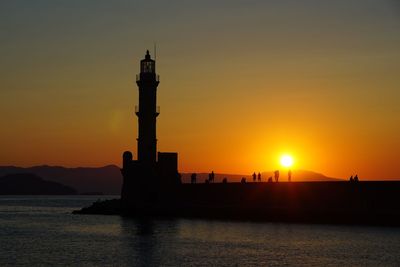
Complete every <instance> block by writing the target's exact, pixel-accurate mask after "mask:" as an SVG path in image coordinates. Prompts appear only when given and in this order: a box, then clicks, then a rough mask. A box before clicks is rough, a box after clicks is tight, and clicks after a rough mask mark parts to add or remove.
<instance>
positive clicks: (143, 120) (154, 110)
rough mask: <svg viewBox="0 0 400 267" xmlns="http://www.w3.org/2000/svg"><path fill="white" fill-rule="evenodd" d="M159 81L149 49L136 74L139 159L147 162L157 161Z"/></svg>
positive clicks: (153, 162)
mask: <svg viewBox="0 0 400 267" xmlns="http://www.w3.org/2000/svg"><path fill="white" fill-rule="evenodd" d="M159 83H160V80H159V76H158V75H157V74H156V62H155V60H153V59H151V57H150V54H149V50H147V52H146V55H145V58H144V59H142V60H141V61H140V74H139V75H137V76H136V84H137V86H138V88H139V106H136V108H135V113H136V115H137V117H138V121H139V126H138V132H139V137H138V139H137V151H138V161H141V162H143V163H146V164H155V163H156V153H157V138H156V120H157V116H158V115H159V114H160V112H159V107H157V87H158V84H159Z"/></svg>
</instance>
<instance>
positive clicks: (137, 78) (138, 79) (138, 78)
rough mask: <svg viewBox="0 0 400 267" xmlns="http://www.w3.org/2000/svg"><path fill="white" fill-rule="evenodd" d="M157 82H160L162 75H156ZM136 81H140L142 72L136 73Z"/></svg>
mask: <svg viewBox="0 0 400 267" xmlns="http://www.w3.org/2000/svg"><path fill="white" fill-rule="evenodd" d="M155 78H156V82H160V75H156V77H155ZM136 82H140V74H136Z"/></svg>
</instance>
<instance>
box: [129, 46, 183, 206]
mask: <svg viewBox="0 0 400 267" xmlns="http://www.w3.org/2000/svg"><path fill="white" fill-rule="evenodd" d="M159 83H160V79H159V76H158V75H157V74H156V61H155V60H153V59H151V56H150V53H149V50H147V51H146V55H145V57H144V59H142V60H141V61H140V73H139V74H138V75H136V84H137V86H138V88H139V106H135V113H136V116H137V117H138V138H137V159H136V160H134V157H133V154H132V153H131V152H130V151H125V152H124V153H123V155H122V161H123V164H122V169H121V172H122V176H123V185H122V190H121V200H122V205H123V208H126V209H132V208H140V207H143V206H145V205H146V204H151V203H154V202H157V201H159V200H160V199H161V198H162V197H161V196H165V195H166V194H168V193H170V192H173V191H174V187H176V186H177V185H179V184H180V183H181V180H180V175H179V173H178V153H175V152H158V153H157V130H156V129H157V127H156V125H157V117H158V115H159V114H160V108H159V107H158V106H157V88H158V85H159Z"/></svg>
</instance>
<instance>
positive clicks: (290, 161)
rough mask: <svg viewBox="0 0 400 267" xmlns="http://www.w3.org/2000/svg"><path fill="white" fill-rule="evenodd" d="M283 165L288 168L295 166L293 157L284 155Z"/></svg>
mask: <svg viewBox="0 0 400 267" xmlns="http://www.w3.org/2000/svg"><path fill="white" fill-rule="evenodd" d="M281 165H282V166H283V167H286V168H290V167H292V165H293V157H292V156H290V155H283V156H282V157H281Z"/></svg>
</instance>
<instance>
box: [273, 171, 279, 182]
mask: <svg viewBox="0 0 400 267" xmlns="http://www.w3.org/2000/svg"><path fill="white" fill-rule="evenodd" d="M274 175H275V182H279V170H276V171H275V172H274Z"/></svg>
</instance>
